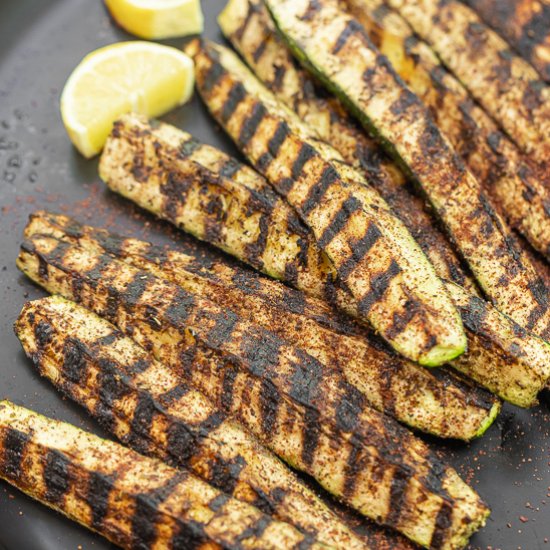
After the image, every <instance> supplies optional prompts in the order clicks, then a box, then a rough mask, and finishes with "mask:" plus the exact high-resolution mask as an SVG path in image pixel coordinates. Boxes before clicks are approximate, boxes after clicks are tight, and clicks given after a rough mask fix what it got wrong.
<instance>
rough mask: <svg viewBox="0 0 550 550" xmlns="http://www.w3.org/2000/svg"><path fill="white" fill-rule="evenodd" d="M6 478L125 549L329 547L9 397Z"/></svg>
mask: <svg viewBox="0 0 550 550" xmlns="http://www.w3.org/2000/svg"><path fill="white" fill-rule="evenodd" d="M0 477H2V478H3V479H5V480H6V481H7V482H8V483H10V484H12V485H14V486H15V487H17V488H18V489H20V490H21V491H23V492H24V493H27V494H28V495H29V496H31V497H33V498H34V499H36V500H38V501H40V502H42V503H43V504H45V505H46V506H49V507H50V508H53V509H54V510H57V511H59V512H61V513H62V514H64V515H66V516H67V517H69V518H70V519H72V520H74V521H77V522H78V523H80V524H82V525H84V526H85V527H88V528H89V529H91V530H92V531H96V532H97V533H99V534H101V535H103V536H104V537H105V538H107V539H109V540H110V541H111V542H114V543H115V544H117V545H119V546H122V547H123V548H205V549H206V548H228V549H229V548H235V549H242V548H258V549H266V548H272V549H273V550H275V549H277V548H318V549H321V548H329V547H327V546H325V545H322V544H320V543H317V542H315V540H314V539H313V538H312V537H306V536H304V535H303V534H302V533H300V532H299V531H297V530H296V529H295V528H294V527H292V526H291V525H288V524H286V523H282V522H278V521H275V520H273V519H271V518H270V517H269V516H267V515H265V514H263V513H262V512H260V511H259V510H258V509H257V508H254V507H253V506H251V505H250V504H246V503H244V502H240V501H238V500H235V499H233V498H231V497H230V496H229V495H226V494H225V493H222V492H221V491H219V490H218V489H215V488H214V487H212V486H211V485H208V484H207V483H205V482H204V481H201V480H200V479H198V478H197V477H195V476H194V475H192V474H190V473H189V472H188V471H185V470H176V469H174V468H172V467H170V466H167V465H166V464H164V463H163V462H160V461H159V460H155V459H152V458H147V457H144V456H141V455H140V454H138V453H136V452H134V451H131V450H130V449H126V448H125V447H123V446H122V445H119V444H118V443H113V442H111V441H106V440H104V439H101V438H99V437H97V436H95V435H92V434H91V433H88V432H85V431H83V430H80V429H79V428H76V427H74V426H71V425H70V424H66V423H64V422H58V421H56V420H52V419H50V418H46V417H44V416H42V415H39V414H37V413H35V412H33V411H30V410H28V409H25V408H23V407H19V406H17V405H14V404H13V403H10V402H9V401H2V402H0Z"/></svg>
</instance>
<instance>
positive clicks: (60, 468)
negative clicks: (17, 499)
mask: <svg viewBox="0 0 550 550" xmlns="http://www.w3.org/2000/svg"><path fill="white" fill-rule="evenodd" d="M70 466H71V461H70V460H69V459H68V458H67V457H66V456H65V455H64V454H63V453H61V452H60V451H57V450H53V451H48V452H47V454H46V456H45V457H44V463H43V467H44V473H43V475H44V484H45V485H46V494H45V495H44V498H45V500H46V501H47V502H50V503H52V504H59V503H60V502H61V500H62V498H63V497H64V496H65V494H66V493H67V491H68V490H69V487H70V482H71V478H70Z"/></svg>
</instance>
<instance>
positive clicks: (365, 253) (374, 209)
mask: <svg viewBox="0 0 550 550" xmlns="http://www.w3.org/2000/svg"><path fill="white" fill-rule="evenodd" d="M187 52H188V54H190V55H191V56H192V57H193V58H194V60H195V69H196V71H195V72H196V82H197V89H198V90H199V92H200V94H201V96H202V97H203V99H204V101H205V103H206V104H207V106H208V107H209V109H210V112H211V113H212V114H213V116H214V117H215V118H216V120H218V122H220V124H222V126H223V127H224V128H225V130H226V131H227V132H228V133H229V135H230V136H231V137H232V139H233V140H234V141H235V142H236V143H237V145H238V146H239V147H240V148H241V149H242V151H243V152H244V154H245V155H247V156H248V158H249V159H250V160H251V162H252V163H253V164H255V166H256V167H257V168H258V169H259V171H260V172H262V173H263V174H264V175H265V176H266V178H267V179H268V180H269V181H270V183H271V184H272V185H273V186H274V187H275V189H276V190H277V192H278V193H280V194H281V195H283V196H284V197H285V198H286V199H287V201H288V202H289V203H290V205H291V206H292V207H293V208H294V209H295V210H296V211H297V212H298V214H299V215H300V217H301V218H302V220H303V221H304V223H306V225H307V226H308V227H309V228H310V229H311V232H312V234H313V235H314V237H315V239H316V242H317V244H318V245H319V247H320V248H321V249H322V250H324V251H325V253H326V255H327V257H328V258H329V259H330V261H331V262H332V264H333V265H334V268H335V270H336V272H337V273H338V277H339V280H340V282H341V284H342V285H345V287H346V288H347V289H348V290H349V292H350V293H351V295H352V296H353V297H354V298H355V300H356V302H357V304H358V313H359V315H360V316H361V317H362V318H363V319H365V320H368V321H370V322H371V324H372V325H373V327H374V328H375V329H376V330H377V332H379V333H380V334H381V336H382V337H383V338H384V339H385V340H386V341H387V342H389V343H390V345H391V346H392V347H394V348H395V349H396V350H397V351H399V353H401V354H403V355H404V356H405V357H407V358H409V359H412V360H414V361H418V362H419V363H421V364H423V365H426V366H438V365H441V364H443V363H445V362H446V361H449V360H450V359H453V358H454V357H457V356H458V355H460V354H461V353H463V352H464V349H465V347H466V337H465V335H464V331H463V328H462V323H461V320H460V316H459V315H458V313H457V311H456V309H455V307H454V306H453V304H452V301H451V300H450V298H449V296H448V294H447V291H446V290H445V287H444V286H443V284H442V283H441V281H440V279H438V277H437V275H436V273H435V270H434V268H433V266H432V265H431V264H430V263H429V261H428V259H427V258H426V256H425V255H424V254H423V252H422V250H421V249H420V247H419V246H418V245H417V243H416V242H415V241H414V239H413V238H412V236H411V235H410V233H409V232H408V231H407V229H406V227H405V226H404V225H403V223H402V222H401V221H400V220H399V219H398V218H397V217H396V216H395V215H394V214H393V213H392V212H391V210H390V209H389V207H388V205H387V203H386V202H385V201H384V200H383V199H382V197H381V196H380V195H379V194H378V192H376V190H374V189H373V188H372V187H370V186H369V185H368V184H367V182H366V181H365V180H364V179H363V176H362V175H361V174H360V173H359V172H358V171H356V170H355V169H353V168H352V167H351V166H349V165H348V164H346V163H345V162H344V161H343V159H342V157H341V156H340V154H339V153H338V152H337V151H336V150H335V149H333V148H331V147H330V146H329V145H327V144H326V143H325V142H322V141H321V140H320V139H319V137H318V136H316V135H314V134H313V132H312V130H311V129H310V128H309V127H308V126H307V125H305V124H304V123H303V122H302V121H301V120H300V118H299V117H298V116H297V115H296V113H294V112H293V111H291V110H290V109H289V108H288V107H287V106H286V105H285V104H283V103H281V102H279V101H278V100H277V99H276V98H275V96H274V95H273V94H272V93H271V92H269V90H267V88H265V87H264V86H263V85H262V84H261V83H260V82H259V81H258V80H257V79H256V77H255V76H254V75H253V74H252V73H251V72H250V71H249V70H248V69H247V68H246V66H245V65H244V64H243V63H242V62H241V61H240V60H239V59H238V58H237V56H236V55H235V54H234V53H233V52H231V51H230V50H228V49H227V48H225V47H223V46H219V45H216V44H213V43H206V42H199V41H198V40H197V41H194V42H192V43H191V44H190V45H188V47H187Z"/></svg>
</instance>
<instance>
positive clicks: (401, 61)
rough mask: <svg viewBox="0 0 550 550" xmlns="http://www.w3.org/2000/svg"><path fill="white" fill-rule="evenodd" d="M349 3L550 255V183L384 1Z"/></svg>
mask: <svg viewBox="0 0 550 550" xmlns="http://www.w3.org/2000/svg"><path fill="white" fill-rule="evenodd" d="M346 5H347V7H348V8H349V10H350V11H351V13H352V14H353V15H354V16H355V17H357V19H358V20H359V22H360V23H361V24H363V26H364V27H365V29H366V30H367V32H368V34H369V37H370V38H371V40H372V41H373V43H374V44H375V46H376V47H377V48H378V49H379V50H380V51H381V52H382V53H383V54H384V55H386V56H387V57H388V59H389V60H390V62H391V64H392V66H393V68H394V69H395V70H396V72H397V73H398V74H399V76H401V78H402V79H403V80H404V81H405V83H406V84H407V86H408V87H409V88H410V89H411V91H413V92H414V93H415V94H417V95H418V97H419V98H420V99H421V100H422V102H423V103H424V104H425V105H426V106H427V107H429V108H430V110H431V113H432V114H433V116H434V119H435V122H436V124H437V125H438V126H439V128H440V129H441V130H442V132H443V133H444V134H445V135H446V136H447V137H448V138H449V141H450V142H451V144H452V146H453V147H454V149H455V150H456V151H457V153H459V155H460V156H461V157H462V159H463V160H464V162H465V163H466V164H467V166H468V167H469V168H470V170H472V173H473V174H474V176H475V177H476V178H477V180H478V181H479V182H480V184H481V185H482V186H483V187H484V189H485V190H486V191H487V193H488V194H489V196H490V197H491V199H492V201H493V205H496V206H498V207H499V210H500V212H501V213H502V214H503V215H504V217H505V218H506V220H507V221H508V223H509V224H510V225H511V226H512V227H514V228H516V229H517V230H518V231H520V232H521V233H522V234H523V235H524V236H525V237H526V238H527V239H528V240H529V242H530V244H531V245H532V246H533V247H534V248H535V249H536V250H538V251H539V252H540V253H541V254H543V255H544V256H545V257H546V259H550V215H549V207H548V205H550V186H547V185H545V184H544V180H545V178H544V177H543V175H542V173H541V174H537V173H536V170H535V169H534V168H533V167H532V166H530V164H529V163H528V162H527V160H526V159H525V156H524V155H523V154H522V153H521V152H520V151H519V149H518V148H517V147H516V145H515V144H514V143H512V142H511V141H510V140H509V139H508V137H507V136H506V135H505V134H504V133H503V132H502V131H500V129H499V127H498V126H497V125H496V123H495V122H494V121H493V120H492V119H491V118H490V117H489V116H488V115H487V114H486V113H485V111H483V109H481V108H480V107H479V106H478V105H477V104H476V103H475V102H474V101H473V99H472V98H471V97H470V95H469V94H468V91H467V90H466V89H465V88H464V87H463V86H462V84H461V83H460V82H459V81H458V80H457V79H456V78H455V77H454V76H453V75H452V74H451V73H449V72H448V71H447V70H446V69H445V68H444V66H443V65H442V64H441V62H440V61H439V59H438V58H437V56H436V55H435V54H434V53H433V51H432V50H431V48H430V47H429V46H428V45H427V44H426V43H425V42H424V41H422V40H420V39H419V38H418V37H417V36H416V35H415V34H414V32H413V31H412V29H411V28H410V26H409V25H408V24H407V23H406V21H404V20H403V18H402V17H401V16H400V15H399V14H398V13H397V12H396V11H394V10H392V9H391V8H388V7H387V6H386V4H385V3H384V1H383V0H347V4H346ZM539 176H540V177H539ZM547 179H548V178H546V180H547ZM455 282H457V281H455Z"/></svg>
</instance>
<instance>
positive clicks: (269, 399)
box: [260, 380, 281, 440]
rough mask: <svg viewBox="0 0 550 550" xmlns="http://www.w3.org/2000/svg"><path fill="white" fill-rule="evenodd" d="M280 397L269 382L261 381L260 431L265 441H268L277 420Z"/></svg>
mask: <svg viewBox="0 0 550 550" xmlns="http://www.w3.org/2000/svg"><path fill="white" fill-rule="evenodd" d="M280 404H281V396H280V394H279V392H278V391H277V389H276V388H275V387H274V386H273V384H272V383H271V381H269V380H262V383H261V386H260V411H261V415H262V417H261V422H262V430H263V433H264V434H265V437H266V439H267V440H269V439H270V437H271V435H272V434H273V431H274V429H275V427H276V426H277V422H278V420H279V407H280Z"/></svg>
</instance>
